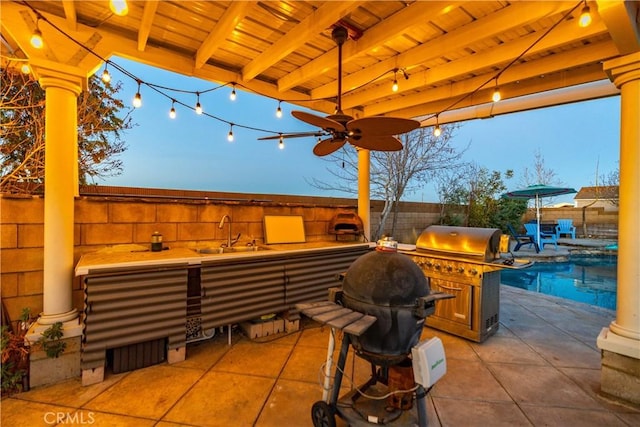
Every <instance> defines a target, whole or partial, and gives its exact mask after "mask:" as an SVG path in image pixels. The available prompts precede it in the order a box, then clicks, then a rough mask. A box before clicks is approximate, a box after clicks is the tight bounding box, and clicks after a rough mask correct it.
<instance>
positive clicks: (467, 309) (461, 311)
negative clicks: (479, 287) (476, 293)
mask: <svg viewBox="0 0 640 427" xmlns="http://www.w3.org/2000/svg"><path fill="white" fill-rule="evenodd" d="M429 280H430V282H429V284H430V286H431V289H432V290H434V291H441V292H445V293H448V294H451V295H454V296H455V298H451V299H446V300H440V301H438V302H437V303H436V311H435V313H434V314H433V316H436V317H441V318H443V319H447V320H450V321H452V322H456V323H460V324H462V325H465V326H467V327H469V328H471V320H472V319H471V317H472V316H471V305H472V298H473V292H472V291H473V286H471V285H468V284H465V283H459V282H452V281H450V280H443V279H437V278H433V277H431V278H430V279H429Z"/></svg>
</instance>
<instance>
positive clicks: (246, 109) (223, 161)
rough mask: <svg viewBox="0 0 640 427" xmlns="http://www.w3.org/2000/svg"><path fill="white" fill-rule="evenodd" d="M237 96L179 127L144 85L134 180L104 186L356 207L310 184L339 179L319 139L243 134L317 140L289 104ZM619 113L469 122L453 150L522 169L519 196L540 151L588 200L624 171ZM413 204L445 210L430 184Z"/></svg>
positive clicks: (570, 109) (131, 134) (175, 83)
mask: <svg viewBox="0 0 640 427" xmlns="http://www.w3.org/2000/svg"><path fill="white" fill-rule="evenodd" d="M111 60H112V61H113V62H115V63H116V64H117V65H119V66H121V67H122V68H124V69H126V70H127V71H128V72H129V73H131V74H133V75H135V76H136V77H138V78H139V79H140V80H142V81H144V82H148V83H153V84H156V85H161V86H166V87H172V88H178V89H182V90H187V91H199V92H204V91H206V90H208V89H211V88H215V87H217V86H219V85H218V84H215V83H211V82H206V81H203V80H199V79H194V78H188V77H185V76H180V75H177V74H173V73H169V72H165V71H163V70H159V69H157V68H153V67H148V66H145V65H142V64H138V63H135V62H132V61H128V60H124V59H121V58H117V57H114V58H111ZM109 71H110V73H111V75H112V79H113V80H114V81H118V80H119V81H121V82H122V83H123V90H122V91H121V92H120V93H119V97H120V98H121V99H123V100H124V101H125V103H127V104H128V105H130V102H131V99H132V98H133V95H134V94H135V92H136V88H137V84H136V82H135V81H134V80H132V79H131V78H130V77H127V76H125V75H123V74H122V73H120V72H119V71H118V70H116V69H114V67H109ZM100 73H102V68H101V69H100V70H99V72H98V74H100ZM162 92H163V93H166V94H167V95H169V96H170V97H173V98H175V99H176V100H178V101H181V102H184V103H185V104H188V105H195V103H196V96H195V95H191V94H184V93H174V92H171V91H168V90H164V89H163V90H162ZM230 92H231V87H222V88H219V89H217V90H214V91H212V92H208V93H204V94H201V95H200V103H201V105H202V107H203V110H204V111H205V113H208V114H211V115H213V116H216V117H218V118H220V119H222V120H223V121H220V120H216V119H214V118H211V117H207V116H204V115H201V116H199V115H197V114H196V113H195V112H194V111H193V110H189V109H187V108H185V107H183V106H180V105H176V106H175V108H176V112H177V117H176V118H175V119H170V118H169V114H168V113H169V109H170V108H171V100H170V99H167V98H166V97H164V96H162V95H161V94H158V93H156V92H154V91H153V90H151V89H150V88H148V87H146V86H145V85H142V87H141V94H142V102H143V105H142V107H141V108H138V109H136V110H135V111H133V112H132V117H133V121H134V122H135V123H137V126H136V127H134V128H133V129H131V130H129V131H127V132H126V133H125V134H124V140H125V142H126V143H127V146H128V149H127V151H126V152H125V153H124V154H123V155H122V156H121V159H122V161H123V163H124V172H123V173H122V174H121V175H119V176H117V177H111V178H108V179H106V180H100V181H97V182H96V184H99V185H117V186H128V187H148V188H167V189H185V190H209V191H229V192H244V193H265V194H267V193H271V194H297V195H314V196H338V197H351V196H350V195H347V194H345V193H339V192H336V193H329V192H327V191H321V190H318V189H316V188H314V187H313V186H311V185H309V184H308V183H307V180H310V179H311V178H317V179H321V180H327V181H328V180H330V179H331V175H329V173H328V172H327V168H328V167H329V166H330V165H329V163H328V162H327V161H326V159H324V158H319V157H317V156H315V155H314V154H313V153H312V151H311V150H312V149H313V146H314V145H315V142H316V141H315V138H313V137H309V138H295V139H287V140H285V148H284V150H280V149H279V148H278V141H277V140H274V141H258V140H257V138H259V137H263V136H267V135H269V134H267V133H264V132H258V131H255V130H249V129H243V128H242V127H241V126H249V127H253V128H259V129H264V130H268V131H272V132H274V133H278V132H285V133H286V132H297V131H313V130H315V129H314V128H313V127H312V126H310V125H307V124H305V123H303V122H300V121H298V120H297V119H295V118H293V117H292V116H291V110H292V109H293V110H300V109H301V108H300V107H298V106H293V105H290V104H285V103H282V110H283V115H282V118H280V119H278V118H276V116H275V110H276V108H277V106H278V102H277V100H274V99H270V98H265V97H261V96H256V95H252V94H249V93H247V92H243V91H242V90H241V88H237V90H236V92H237V99H236V100H235V101H231V100H230V99H229V94H230ZM619 103H620V98H619V97H618V96H616V97H610V98H604V99H601V100H595V101H588V102H581V103H574V104H568V105H564V106H558V107H552V108H545V109H540V110H533V111H528V112H523V113H513V114H507V115H502V116H498V117H494V118H492V119H484V120H472V121H467V122H462V123H461V127H460V128H459V129H458V131H457V132H456V134H455V135H454V138H453V145H455V146H458V147H460V148H463V147H465V146H467V144H470V147H469V149H468V150H467V151H466V152H465V154H464V159H465V160H467V161H473V162H475V163H477V164H478V165H480V166H483V167H486V168H487V169H489V170H497V171H500V172H504V171H505V170H507V169H513V170H514V172H515V174H516V177H515V178H514V179H513V180H510V181H509V182H508V185H509V189H510V190H511V189H516V188H519V187H520V184H521V179H520V177H521V175H522V173H523V171H524V169H525V168H529V169H530V170H531V169H533V162H534V156H535V153H536V151H539V152H540V153H541V154H542V156H543V158H544V162H545V166H546V168H548V169H552V170H553V171H554V172H555V173H556V175H557V176H558V179H559V180H560V181H562V185H566V186H568V187H573V188H575V189H576V190H579V189H580V187H583V186H591V185H595V183H596V172H598V174H599V175H603V174H609V173H610V172H611V171H613V170H615V169H616V168H617V167H618V162H619V129H620V126H619V120H620V106H619ZM319 114H320V115H324V114H323V113H319ZM225 122H233V123H235V125H234V127H233V134H234V141H233V142H229V141H228V140H227V134H228V132H229V129H230V126H229V124H228V123H225ZM305 178H306V180H305ZM404 200H411V201H426V202H437V196H436V193H435V190H434V188H433V186H432V185H430V184H427V185H426V186H425V187H424V188H423V189H422V190H421V191H417V192H415V193H413V194H411V195H408V196H406V197H405V198H404ZM560 201H569V202H573V195H569V196H563V197H558V198H554V199H553V202H554V203H557V202H560ZM543 203H544V201H543Z"/></svg>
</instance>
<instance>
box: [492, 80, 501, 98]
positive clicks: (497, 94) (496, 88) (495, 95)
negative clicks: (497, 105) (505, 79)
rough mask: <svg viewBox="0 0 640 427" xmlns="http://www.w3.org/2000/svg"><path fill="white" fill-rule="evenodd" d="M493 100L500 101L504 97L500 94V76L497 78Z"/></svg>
mask: <svg viewBox="0 0 640 427" xmlns="http://www.w3.org/2000/svg"><path fill="white" fill-rule="evenodd" d="M491 99H492V100H493V102H498V101H500V100H501V99H502V95H501V94H500V89H499V88H498V78H496V87H495V89H494V90H493V95H492V96H491Z"/></svg>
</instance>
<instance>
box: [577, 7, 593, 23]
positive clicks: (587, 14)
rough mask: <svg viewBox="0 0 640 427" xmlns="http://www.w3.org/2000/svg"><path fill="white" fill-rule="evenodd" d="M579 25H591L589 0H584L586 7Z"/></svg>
mask: <svg viewBox="0 0 640 427" xmlns="http://www.w3.org/2000/svg"><path fill="white" fill-rule="evenodd" d="M578 25H579V26H580V27H581V28H585V27H588V26H589V25H591V9H589V6H588V5H587V0H585V1H584V7H583V8H582V12H580V19H578Z"/></svg>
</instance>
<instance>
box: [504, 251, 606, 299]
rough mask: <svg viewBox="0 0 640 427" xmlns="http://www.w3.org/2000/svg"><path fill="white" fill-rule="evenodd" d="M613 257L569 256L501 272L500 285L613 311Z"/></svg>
mask: <svg viewBox="0 0 640 427" xmlns="http://www.w3.org/2000/svg"><path fill="white" fill-rule="evenodd" d="M617 264H618V258H617V256H616V255H598V256H594V255H575V256H574V255H572V256H571V257H570V258H569V261H567V262H536V263H535V264H533V265H532V266H531V267H529V268H525V269H522V270H510V269H504V270H502V272H501V275H500V279H501V282H502V284H503V285H508V286H513V287H516V288H521V289H526V290H528V291H533V292H539V293H542V294H546V295H553V296H556V297H560V298H567V299H570V300H573V301H578V302H583V303H586V304H591V305H596V306H598V307H603V308H608V309H611V310H615V309H616V290H617V283H618V281H617Z"/></svg>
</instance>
